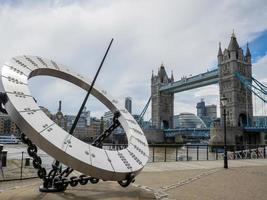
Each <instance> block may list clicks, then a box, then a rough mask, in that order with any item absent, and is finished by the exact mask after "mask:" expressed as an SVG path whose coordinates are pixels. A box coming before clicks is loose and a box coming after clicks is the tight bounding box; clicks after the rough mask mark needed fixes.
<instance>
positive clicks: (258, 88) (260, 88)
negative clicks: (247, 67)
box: [235, 72, 267, 103]
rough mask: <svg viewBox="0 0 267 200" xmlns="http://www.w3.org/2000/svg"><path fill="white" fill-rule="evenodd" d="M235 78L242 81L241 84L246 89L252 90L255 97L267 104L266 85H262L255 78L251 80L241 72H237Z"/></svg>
mask: <svg viewBox="0 0 267 200" xmlns="http://www.w3.org/2000/svg"><path fill="white" fill-rule="evenodd" d="M235 76H236V77H237V78H238V79H239V80H240V82H241V83H242V84H243V85H244V86H245V88H246V89H248V90H250V91H251V92H252V93H253V94H254V95H256V96H257V97H258V98H259V99H261V100H262V102H264V103H267V98H266V97H267V87H266V86H265V85H263V84H262V83H260V82H259V81H258V80H256V79H255V78H253V77H252V78H251V79H249V78H247V77H245V76H243V75H242V74H240V73H239V72H236V73H235ZM253 83H255V84H253Z"/></svg>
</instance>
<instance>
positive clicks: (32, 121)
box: [0, 56, 149, 181]
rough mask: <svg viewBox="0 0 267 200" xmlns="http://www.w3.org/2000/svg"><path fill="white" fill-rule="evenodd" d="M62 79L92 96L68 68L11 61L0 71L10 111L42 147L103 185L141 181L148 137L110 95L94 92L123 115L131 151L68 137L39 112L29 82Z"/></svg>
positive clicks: (24, 58)
mask: <svg viewBox="0 0 267 200" xmlns="http://www.w3.org/2000/svg"><path fill="white" fill-rule="evenodd" d="M39 75H46V76H53V77H58V78H61V79H63V80H66V81H68V82H71V83H73V84H75V85H77V86H79V87H80V88H82V89H84V90H88V89H89V87H90V84H91V81H90V80H88V79H87V78H85V77H83V76H81V75H79V74H76V73H74V72H71V71H70V70H69V69H67V68H66V67H65V66H63V65H61V64H58V63H56V62H54V61H51V60H48V59H45V58H41V57H37V56H20V57H15V58H12V59H11V60H10V61H8V62H7V63H5V64H4V65H3V67H2V68H1V87H0V89H1V90H2V92H6V94H7V97H8V101H7V103H6V104H5V108H6V110H7V112H8V114H9V115H10V117H11V119H12V120H13V121H14V122H15V123H16V124H17V125H18V127H19V128H20V129H21V131H22V132H24V133H25V134H26V135H27V136H28V137H29V138H30V139H31V140H32V141H33V142H34V143H35V144H36V145H37V146H38V147H40V148H41V149H42V150H43V151H45V152H46V153H48V154H49V155H51V156H52V157H54V158H55V159H57V160H59V161H60V162H62V163H64V164H65V165H67V166H70V167H71V168H73V169H75V170H77V171H80V172H82V173H84V174H87V175H90V176H93V177H96V178H100V179H103V180H114V181H118V180H123V179H125V178H126V176H127V175H128V174H129V173H131V172H134V173H135V174H136V175H137V174H138V173H139V172H140V171H141V170H142V169H143V167H144V165H145V164H146V163H147V161H148V156H149V149H148V144H147V140H146V137H145V136H144V133H143V131H142V129H141V128H140V127H139V125H138V123H137V122H136V121H135V119H134V118H133V117H132V115H131V114H130V113H128V111H127V110H126V109H124V107H123V106H122V105H120V104H119V103H118V101H117V100H116V99H114V98H113V97H112V96H111V95H110V94H109V93H108V92H107V91H105V90H103V89H100V88H99V87H97V86H94V88H93V90H92V95H93V96H95V97H96V98H97V99H98V100H99V101H100V102H102V103H103V104H104V105H105V106H106V107H107V108H108V109H110V110H111V111H112V112H115V111H116V110H119V111H120V113H121V116H120V117H119V121H120V123H121V125H122V127H123V129H124V130H125V132H126V136H127V139H128V148H126V149H123V150H120V151H110V150H104V149H99V148H96V147H94V146H91V145H89V144H87V143H84V142H82V141H81V140H79V139H77V138H75V137H74V136H71V135H69V134H68V133H67V132H66V131H65V130H63V129H62V128H61V127H59V126H58V125H57V124H55V123H54V122H53V121H52V120H51V119H49V118H48V117H47V116H46V114H45V113H44V112H43V111H42V110H40V108H39V106H38V105H37V104H36V102H35V101H34V99H33V97H32V96H31V93H30V90H29V88H28V79H30V78H32V77H34V76H39Z"/></svg>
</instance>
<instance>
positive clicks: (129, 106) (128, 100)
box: [125, 97, 132, 114]
mask: <svg viewBox="0 0 267 200" xmlns="http://www.w3.org/2000/svg"><path fill="white" fill-rule="evenodd" d="M125 108H126V109H127V110H128V111H129V113H131V114H132V98H131V97H126V98H125Z"/></svg>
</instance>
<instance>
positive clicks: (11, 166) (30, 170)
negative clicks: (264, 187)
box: [0, 144, 267, 184]
mask: <svg viewBox="0 0 267 200" xmlns="http://www.w3.org/2000/svg"><path fill="white" fill-rule="evenodd" d="M127 146H128V145H125V144H119V145H109V144H105V145H104V146H103V148H104V149H106V150H121V149H124V148H126V147H127ZM227 149H228V159H259V158H263V159H264V158H266V154H267V145H233V146H227ZM223 152H224V148H223V146H210V145H193V144H188V145H176V144H151V145H149V154H150V155H149V162H176V161H177V162H179V161H191V160H195V161H201V160H222V159H223ZM38 155H39V156H40V157H41V158H42V161H43V163H42V165H43V166H44V167H45V168H46V169H51V164H52V163H53V161H54V159H53V158H52V157H50V156H49V155H47V154H45V153H40V154H38ZM2 161H4V162H2ZM2 164H4V165H2ZM36 177H37V171H36V169H35V168H34V167H33V166H32V158H30V157H29V156H28V153H27V152H26V147H25V151H22V152H17V153H9V152H7V154H6V157H5V158H3V157H2V155H0V184H1V181H7V180H20V179H28V178H36Z"/></svg>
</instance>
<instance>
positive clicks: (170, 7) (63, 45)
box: [0, 0, 267, 119]
mask: <svg viewBox="0 0 267 200" xmlns="http://www.w3.org/2000/svg"><path fill="white" fill-rule="evenodd" d="M233 29H234V31H235V34H236V36H237V40H238V42H239V44H240V46H242V47H245V46H246V43H247V42H249V43H250V47H251V52H252V56H253V62H254V64H253V76H254V77H256V78H257V79H258V80H260V81H262V82H265V84H267V3H266V0H262V1H261V0H253V1H252V0H251V1H249V0H247V1H240V0H222V1H212V0H202V1H190V0H179V1H171V0H170V1H167V0H162V1H157V0H135V1H127V0H120V1H119V0H118V1H112V0H106V1H104V0H88V1H71V0H68V1H60V0H57V1H56V0H55V1H52V0H51V1H37V0H32V1H31V0H28V1H26V0H25V1H20V0H14V1H5V0H2V1H0V34H1V37H0V47H1V48H0V63H1V65H2V64H3V63H4V62H5V61H6V60H8V59H10V58H11V57H13V56H16V55H25V54H28V55H38V56H41V57H46V58H50V59H53V60H55V61H57V62H59V63H62V64H65V65H67V66H69V67H70V68H71V69H72V70H74V71H76V72H78V73H81V74H84V75H85V76H88V77H90V78H91V79H93V77H94V74H95V72H96V70H97V68H98V66H99V63H100V61H101V59H102V57H103V54H104V52H105V50H106V48H107V46H108V43H109V42H110V39H111V38H114V43H113V45H112V47H111V49H110V52H109V55H108V57H107V59H106V62H105V64H104V66H103V69H102V71H101V72H100V75H99V78H98V80H97V84H98V85H100V86H101V87H102V88H105V89H106V90H108V91H110V92H111V93H112V94H113V96H114V97H115V98H117V99H118V100H119V101H121V102H122V103H124V98H125V97H126V96H130V97H132V100H133V112H134V113H138V114H139V113H140V112H141V110H142V109H143V107H144V106H145V104H146V101H147V100H148V98H149V96H150V78H151V73H152V70H154V71H155V72H156V71H157V69H158V68H159V66H160V65H161V63H164V65H165V67H166V70H167V73H168V74H169V75H170V74H171V71H173V74H174V78H175V80H179V79H180V78H181V77H182V76H190V75H196V74H198V73H203V72H205V71H207V70H208V69H209V70H210V69H214V68H216V67H217V52H218V43H219V42H220V41H221V43H222V47H223V48H226V47H227V46H228V43H229V41H230V36H231V34H232V31H233ZM30 87H31V91H32V94H33V96H35V98H36V99H37V100H38V103H39V105H43V106H45V107H47V108H48V109H49V110H50V111H51V112H52V113H54V112H56V111H57V107H58V101H59V100H60V99H61V100H62V101H63V113H64V114H76V113H77V111H78V108H79V106H80V104H81V102H82V100H83V98H84V96H85V92H83V91H81V90H80V89H79V88H77V87H75V86H73V85H71V84H68V83H66V82H64V81H61V80H58V79H54V78H47V77H35V78H33V79H32V80H30ZM218 94H219V91H218V85H212V86H209V87H205V88H200V89H196V90H192V91H188V92H182V93H179V94H176V95H175V114H178V113H180V112H185V111H187V112H193V113H196V109H195V106H196V103H197V102H198V101H199V100H200V99H201V98H204V99H205V101H206V102H207V104H218ZM256 104H257V109H255V111H256V113H257V114H264V113H265V114H267V109H266V107H265V109H262V108H263V107H262V104H261V102H258V103H256ZM87 108H88V109H89V110H91V111H92V115H95V116H98V117H100V116H101V115H102V114H103V112H104V111H106V108H105V107H104V106H103V105H102V104H101V103H99V102H98V101H96V100H95V99H93V98H91V97H90V99H89V101H88V103H87ZM146 119H150V108H149V110H148V112H147V114H146Z"/></svg>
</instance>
